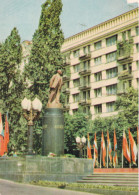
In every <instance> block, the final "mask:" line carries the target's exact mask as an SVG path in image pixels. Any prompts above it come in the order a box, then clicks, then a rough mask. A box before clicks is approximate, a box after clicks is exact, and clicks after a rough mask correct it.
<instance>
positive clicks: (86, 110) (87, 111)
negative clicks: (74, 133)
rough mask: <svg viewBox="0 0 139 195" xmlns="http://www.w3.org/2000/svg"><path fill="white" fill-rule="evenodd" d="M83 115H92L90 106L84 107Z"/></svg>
mask: <svg viewBox="0 0 139 195" xmlns="http://www.w3.org/2000/svg"><path fill="white" fill-rule="evenodd" d="M83 113H85V114H90V106H84V107H83Z"/></svg>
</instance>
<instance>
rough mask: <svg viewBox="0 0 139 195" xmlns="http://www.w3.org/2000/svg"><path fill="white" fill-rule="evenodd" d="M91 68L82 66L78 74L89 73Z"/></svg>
mask: <svg viewBox="0 0 139 195" xmlns="http://www.w3.org/2000/svg"><path fill="white" fill-rule="evenodd" d="M90 73H91V70H90V68H83V69H82V70H80V71H79V74H80V75H86V74H90Z"/></svg>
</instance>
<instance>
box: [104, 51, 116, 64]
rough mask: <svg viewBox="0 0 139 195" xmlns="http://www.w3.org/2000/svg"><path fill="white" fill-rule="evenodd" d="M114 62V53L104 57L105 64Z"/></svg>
mask: <svg viewBox="0 0 139 195" xmlns="http://www.w3.org/2000/svg"><path fill="white" fill-rule="evenodd" d="M115 60H116V52H112V53H109V54H107V55H106V61H107V63H109V62H113V61H115Z"/></svg>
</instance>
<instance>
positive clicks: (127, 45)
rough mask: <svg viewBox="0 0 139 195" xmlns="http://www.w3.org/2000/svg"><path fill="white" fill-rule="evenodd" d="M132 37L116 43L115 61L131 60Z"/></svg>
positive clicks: (124, 61)
mask: <svg viewBox="0 0 139 195" xmlns="http://www.w3.org/2000/svg"><path fill="white" fill-rule="evenodd" d="M132 53H133V39H130V40H126V41H122V42H119V43H118V44H117V61H118V62H119V63H122V64H123V63H126V62H128V63H130V62H132V60H133V57H132Z"/></svg>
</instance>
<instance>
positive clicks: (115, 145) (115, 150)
mask: <svg viewBox="0 0 139 195" xmlns="http://www.w3.org/2000/svg"><path fill="white" fill-rule="evenodd" d="M113 163H114V166H115V165H116V163H117V139H116V133H115V129H114V157H113Z"/></svg>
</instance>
